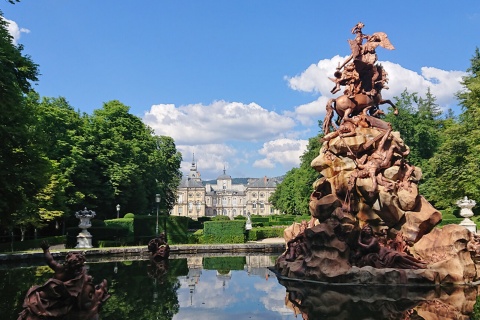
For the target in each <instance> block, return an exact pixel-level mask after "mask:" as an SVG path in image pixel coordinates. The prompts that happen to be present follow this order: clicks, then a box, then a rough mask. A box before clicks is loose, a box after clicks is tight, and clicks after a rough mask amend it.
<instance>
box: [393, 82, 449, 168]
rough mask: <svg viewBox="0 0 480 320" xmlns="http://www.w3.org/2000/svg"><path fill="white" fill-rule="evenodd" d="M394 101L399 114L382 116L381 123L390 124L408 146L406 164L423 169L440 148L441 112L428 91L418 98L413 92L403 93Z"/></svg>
mask: <svg viewBox="0 0 480 320" xmlns="http://www.w3.org/2000/svg"><path fill="white" fill-rule="evenodd" d="M395 99H396V101H395V104H396V106H397V108H398V110H399V115H398V116H396V115H394V114H393V112H390V113H388V114H387V115H386V116H385V120H386V121H388V122H390V123H391V124H392V128H393V130H395V131H399V132H400V135H401V137H402V139H403V140H404V141H405V143H406V144H407V145H408V146H409V147H410V154H409V156H408V160H409V162H410V163H411V164H413V165H415V166H419V167H423V166H424V163H425V161H426V160H428V159H429V158H431V157H432V156H433V154H434V153H435V152H436V150H437V149H438V147H439V145H440V136H441V135H440V133H441V131H442V130H443V129H444V125H445V124H444V120H443V119H441V115H442V112H441V109H440V108H439V106H438V104H437V103H436V98H435V97H434V96H433V95H432V93H431V91H430V88H429V89H428V90H427V93H426V95H425V98H422V97H419V96H418V94H417V93H416V92H414V93H409V92H408V91H407V90H404V91H403V92H402V94H401V95H400V97H395Z"/></svg>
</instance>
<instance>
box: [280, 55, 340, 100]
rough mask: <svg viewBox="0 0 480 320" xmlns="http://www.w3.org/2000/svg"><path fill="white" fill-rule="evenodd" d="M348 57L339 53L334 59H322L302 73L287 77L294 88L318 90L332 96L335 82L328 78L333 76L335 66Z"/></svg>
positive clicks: (306, 90)
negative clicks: (331, 91)
mask: <svg viewBox="0 0 480 320" xmlns="http://www.w3.org/2000/svg"><path fill="white" fill-rule="evenodd" d="M346 58H347V57H340V56H338V55H337V56H335V57H333V58H332V59H324V60H320V61H319V62H318V63H317V64H312V65H310V66H309V67H308V68H307V69H306V70H305V71H303V72H302V73H301V74H300V75H298V76H294V77H291V78H288V77H286V80H287V81H288V85H289V86H290V88H292V89H293V90H298V91H304V92H316V93H320V94H321V95H322V96H327V97H331V96H332V94H331V93H330V90H332V88H333V87H334V83H333V82H332V81H331V80H330V79H328V78H329V77H330V78H333V73H334V72H335V68H336V67H337V66H338V65H339V64H340V63H342V62H343V61H345V59H346Z"/></svg>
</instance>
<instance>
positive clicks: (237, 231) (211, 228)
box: [202, 220, 245, 243]
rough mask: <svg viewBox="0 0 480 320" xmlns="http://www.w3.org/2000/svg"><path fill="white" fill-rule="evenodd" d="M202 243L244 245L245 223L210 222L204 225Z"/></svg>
mask: <svg viewBox="0 0 480 320" xmlns="http://www.w3.org/2000/svg"><path fill="white" fill-rule="evenodd" d="M203 232H204V233H203V239H202V243H243V242H244V241H245V222H244V221H235V220H229V221H208V222H205V223H204V225H203Z"/></svg>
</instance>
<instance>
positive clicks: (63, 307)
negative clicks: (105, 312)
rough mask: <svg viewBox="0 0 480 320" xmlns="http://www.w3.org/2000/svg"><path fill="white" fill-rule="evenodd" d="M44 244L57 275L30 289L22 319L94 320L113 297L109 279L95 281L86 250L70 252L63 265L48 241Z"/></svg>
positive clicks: (50, 264) (49, 264) (51, 266)
mask: <svg viewBox="0 0 480 320" xmlns="http://www.w3.org/2000/svg"><path fill="white" fill-rule="evenodd" d="M41 246H42V249H43V252H44V254H45V260H46V262H47V264H48V266H49V267H50V268H51V269H52V270H53V271H54V272H55V274H54V276H53V277H52V278H50V279H49V280H48V281H47V282H46V283H45V284H43V285H42V286H33V287H31V288H30V289H29V290H28V292H27V294H26V295H25V300H24V303H23V308H24V310H23V311H22V312H21V313H20V315H19V317H18V320H37V319H92V318H95V317H96V316H98V312H99V308H100V306H101V305H102V304H103V303H104V302H105V301H106V300H107V299H108V298H109V297H110V295H109V294H108V291H107V281H106V280H103V281H102V282H101V283H100V284H99V285H96V286H95V285H94V284H93V281H92V280H93V278H92V276H90V275H88V274H87V271H86V268H85V265H84V264H85V256H84V255H83V254H82V253H80V252H69V253H67V255H66V257H65V262H64V263H63V264H60V263H57V262H56V261H55V260H54V259H53V256H52V254H51V253H50V250H49V245H48V243H46V242H43V243H42V245H41Z"/></svg>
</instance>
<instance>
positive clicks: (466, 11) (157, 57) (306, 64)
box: [0, 0, 480, 180]
mask: <svg viewBox="0 0 480 320" xmlns="http://www.w3.org/2000/svg"><path fill="white" fill-rule="evenodd" d="M363 3H364V4H362V2H359V1H350V0H344V1H315V0H303V1H287V0H284V1H282V0H277V1H273V0H257V1H253V0H244V1H239V0H229V1H224V0H204V1H196V0H190V1H182V0H179V1H166V0H165V1H160V0H144V1H140V2H139V1H133V0H123V1H116V0H102V1H93V0H90V1H79V0H77V1H74V0H64V1H54V0H22V1H21V2H20V3H17V4H15V5H11V4H9V3H8V2H7V1H5V0H3V1H2V2H0V10H1V11H2V12H3V16H4V18H5V19H6V20H7V21H8V22H9V30H10V33H11V34H12V36H13V37H14V40H15V42H16V43H17V44H21V45H23V47H24V50H23V52H24V54H27V55H29V56H31V58H32V60H33V61H34V62H35V63H37V64H38V65H39V69H40V73H41V76H40V77H39V81H38V82H37V83H36V84H35V86H34V88H35V90H36V91H37V92H38V93H39V94H40V95H41V96H44V97H65V98H66V99H67V101H69V103H70V105H71V106H72V107H74V108H75V110H80V112H85V113H88V114H92V112H93V110H95V109H100V108H102V106H103V104H104V103H105V102H108V101H111V100H119V101H120V102H122V103H123V104H125V105H127V106H129V107H130V112H131V113H132V114H134V115H136V116H138V117H140V118H141V119H142V120H143V122H144V123H145V124H147V125H149V126H150V127H151V128H152V129H153V130H154V131H155V134H157V135H167V136H171V137H172V138H173V139H174V140H175V144H176V146H177V149H178V151H180V152H181V153H182V157H183V161H182V171H183V172H184V173H186V172H188V170H189V168H190V165H191V163H192V161H193V160H194V161H195V162H196V163H197V166H198V170H199V171H200V173H201V175H202V179H204V180H209V179H216V178H217V177H218V176H219V175H221V174H223V170H224V169H225V170H226V173H227V174H228V175H230V176H232V177H233V178H237V177H238V178H240V177H250V178H255V177H257V178H258V177H263V176H268V177H276V176H281V175H284V174H285V173H286V172H287V171H289V170H291V169H292V168H294V167H298V165H299V164H300V156H301V155H302V154H303V152H304V151H305V149H306V146H307V143H308V139H309V138H311V137H314V136H315V135H316V134H317V133H318V132H319V127H318V120H323V118H324V116H325V105H326V102H327V100H328V99H329V98H332V97H333V96H332V94H331V93H330V90H331V89H332V87H333V82H331V81H330V80H329V79H328V78H329V77H332V76H333V73H334V72H335V67H336V66H337V65H338V63H339V62H343V60H344V59H345V58H346V57H347V56H348V55H349V54H350V47H349V45H348V41H347V40H348V39H353V35H352V34H351V29H352V27H353V26H355V24H357V23H358V22H360V21H361V22H363V23H364V24H365V27H364V28H363V33H364V34H367V35H370V34H373V33H375V32H385V33H386V34H387V35H388V38H389V40H390V42H391V43H392V44H393V46H394V47H395V49H394V50H391V51H390V50H386V49H384V48H381V47H379V48H378V49H377V54H378V60H379V62H380V63H382V65H383V66H384V67H385V69H386V71H387V72H388V76H389V83H388V87H389V90H383V91H382V95H383V97H384V98H386V99H392V100H394V97H398V96H400V94H401V93H402V92H403V91H404V90H405V89H406V90H408V92H410V93H412V92H417V93H418V94H419V95H420V96H422V95H424V94H425V92H426V91H427V89H428V88H430V90H431V92H432V94H433V95H434V96H435V97H436V98H437V103H438V104H439V106H440V107H441V108H442V109H443V110H447V109H449V108H451V109H453V110H454V112H455V113H457V114H459V113H460V112H461V108H460V107H459V106H458V102H457V100H456V99H455V93H456V92H458V91H459V90H462V86H461V84H460V81H461V79H462V76H465V75H466V70H467V69H468V68H469V67H470V59H471V58H472V57H473V55H474V53H475V48H476V47H478V46H480V1H478V0H457V1H449V0H424V1H413V0H405V1H401V2H400V1H376V0H375V1H364V2H363ZM340 94H341V93H337V94H336V95H335V96H339V95H340ZM382 109H383V110H385V111H386V110H387V109H386V107H382Z"/></svg>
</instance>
